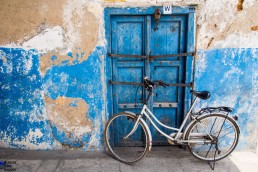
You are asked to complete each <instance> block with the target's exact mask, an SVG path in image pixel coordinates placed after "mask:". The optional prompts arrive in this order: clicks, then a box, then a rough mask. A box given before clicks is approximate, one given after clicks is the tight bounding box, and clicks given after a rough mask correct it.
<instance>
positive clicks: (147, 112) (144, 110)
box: [124, 98, 213, 143]
mask: <svg viewBox="0 0 258 172" xmlns="http://www.w3.org/2000/svg"><path fill="white" fill-rule="evenodd" d="M196 100H197V98H195V99H194V102H193V104H192V105H191V107H190V109H189V111H188V113H187V115H186V116H185V118H184V120H183V122H182V124H181V126H180V128H174V127H169V126H167V125H165V124H163V123H162V122H160V121H159V120H158V119H157V118H156V117H155V115H154V114H153V113H152V112H151V111H150V110H149V108H148V107H147V104H144V105H143V108H142V110H141V113H140V115H139V116H138V118H137V120H136V123H135V125H134V127H133V129H132V130H131V131H130V133H129V134H128V135H127V136H125V137H124V138H125V139H127V138H128V137H129V136H130V135H132V134H133V133H134V132H135V131H136V129H137V127H138V124H139V121H140V119H141V118H142V117H143V115H145V116H146V118H147V119H148V121H150V123H151V124H152V125H153V126H154V128H155V129H156V130H157V131H158V132H159V133H161V134H162V135H163V136H165V137H166V138H168V139H170V140H172V141H177V142H181V143H210V142H211V141H208V140H207V141H197V140H194V141H193V140H192V141H191V140H183V139H181V140H179V135H180V134H181V131H182V130H183V128H184V126H185V125H186V122H187V119H188V118H189V117H190V114H191V112H192V109H193V107H194V105H195V103H196ZM151 117H152V118H153V119H154V120H155V121H156V122H157V123H158V124H159V125H161V126H163V127H165V128H167V129H170V130H174V131H177V133H176V136H175V138H173V137H171V136H169V135H167V134H166V133H164V132H163V131H162V130H160V129H159V127H158V126H157V125H156V124H155V123H154V122H153V120H152V119H151ZM193 120H196V118H195V117H193ZM196 121H197V120H196ZM197 122H198V121H197ZM199 124H200V126H202V128H203V129H204V131H205V132H206V133H205V134H204V135H208V136H209V137H210V138H211V140H213V138H212V136H211V135H210V134H209V132H207V131H206V129H205V128H204V127H203V125H202V124H201V123H199ZM198 136H200V133H198Z"/></svg>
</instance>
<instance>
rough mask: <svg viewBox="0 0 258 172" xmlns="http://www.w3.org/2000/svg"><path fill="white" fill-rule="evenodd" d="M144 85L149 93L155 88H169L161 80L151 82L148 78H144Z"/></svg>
mask: <svg viewBox="0 0 258 172" xmlns="http://www.w3.org/2000/svg"><path fill="white" fill-rule="evenodd" d="M143 81H144V82H143V85H144V87H145V88H146V89H147V90H148V91H152V88H153V87H154V86H163V87H165V88H166V87H167V86H169V84H167V83H165V82H163V81H161V80H155V81H151V80H150V79H149V78H148V77H147V76H145V77H144V79H143Z"/></svg>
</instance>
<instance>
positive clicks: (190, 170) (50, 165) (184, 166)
mask: <svg viewBox="0 0 258 172" xmlns="http://www.w3.org/2000/svg"><path fill="white" fill-rule="evenodd" d="M4 161H5V162H6V169H1V168H0V172H2V171H8V170H9V171H20V172H66V171H67V172H73V171H85V172H100V171H104V172H116V171H119V172H123V171H124V172H130V171H132V172H137V171H139V172H145V171H146V172H154V171H159V172H163V171H168V172H208V171H212V170H211V168H210V167H209V165H208V164H207V163H206V162H203V161H200V160H198V159H195V158H194V157H193V156H192V155H191V154H190V153H189V152H188V151H187V150H183V149H180V148H178V147H176V146H170V147H154V148H153V149H152V151H151V152H149V153H148V154H147V155H146V156H145V158H144V159H142V160H141V161H139V162H138V163H136V164H134V165H126V164H123V163H120V162H118V161H116V160H114V159H113V158H112V157H110V156H109V155H108V154H107V153H103V152H84V151H78V150H74V151H73V150H69V151H28V150H15V149H0V167H1V163H3V162H4ZM214 171H218V172H224V171H225V172H257V171H258V156H257V155H256V154H254V153H251V152H234V153H233V154H231V155H230V156H229V157H228V158H225V159H223V160H221V161H218V162H217V163H216V166H215V170H214Z"/></svg>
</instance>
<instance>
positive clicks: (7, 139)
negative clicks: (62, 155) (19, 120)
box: [0, 128, 62, 150]
mask: <svg viewBox="0 0 258 172" xmlns="http://www.w3.org/2000/svg"><path fill="white" fill-rule="evenodd" d="M0 134H1V135H2V138H1V142H0V147H1V148H10V147H14V148H17V145H18V147H19V148H23V149H31V150H39V149H42V150H45V149H60V148H61V147H62V145H61V144H60V143H59V142H57V141H55V142H53V143H52V144H49V142H41V143H39V142H38V141H37V140H38V139H41V138H42V137H43V133H42V132H41V130H40V129H38V128H36V129H30V130H29V133H28V134H27V135H26V136H24V137H22V138H18V137H17V138H14V139H13V138H12V136H11V135H7V134H6V132H3V131H1V132H0ZM13 134H15V133H13Z"/></svg>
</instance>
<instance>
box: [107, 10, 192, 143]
mask: <svg viewBox="0 0 258 172" xmlns="http://www.w3.org/2000/svg"><path fill="white" fill-rule="evenodd" d="M156 24H157V23H156V21H155V19H154V18H153V16H151V15H135V16H133V15H121V16H119V15H117V16H112V17H111V33H110V34H111V53H112V54H130V55H165V54H181V53H185V52H186V37H187V17H186V15H166V16H162V17H161V18H160V21H159V22H158V29H157V30H155V26H156ZM185 66H186V61H185V58H184V57H166V58H157V59H152V60H150V59H146V58H129V57H128V58H127V57H126V56H123V57H116V58H112V81H116V82H132V83H135V82H138V83H141V82H142V81H143V78H144V76H148V77H149V78H150V79H151V80H162V81H165V82H166V83H170V84H172V83H183V82H184V81H185V76H186V67H185ZM111 87H112V98H113V102H112V103H113V108H112V109H113V113H114V114H116V113H119V112H123V111H133V112H135V113H140V110H141V109H140V108H141V107H142V102H143V100H144V99H145V98H146V95H147V92H146V90H145V89H144V88H143V87H140V88H138V87H137V86H136V85H133V84H132V85H124V84H115V85H111ZM137 89H138V92H137V94H136V91H137ZM184 96H185V95H184V88H183V87H175V86H169V87H167V88H163V87H158V88H155V90H154V94H153V95H152V98H151V99H150V102H149V109H150V110H151V111H152V112H153V113H154V114H155V116H156V117H157V118H158V119H159V120H160V121H161V122H162V123H164V124H166V125H169V126H172V127H179V125H180V124H181V121H182V118H183V108H184V106H183V105H184ZM116 125H119V127H123V123H122V121H121V123H118V124H116ZM150 129H151V132H152V137H153V145H165V144H167V140H166V138H165V137H163V136H161V135H160V134H159V133H158V132H157V131H156V130H155V129H154V127H150ZM163 130H164V131H165V132H167V133H168V134H170V133H171V131H168V130H167V129H165V128H163ZM139 134H141V133H139ZM114 139H115V142H116V143H119V140H116V139H117V138H114Z"/></svg>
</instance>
